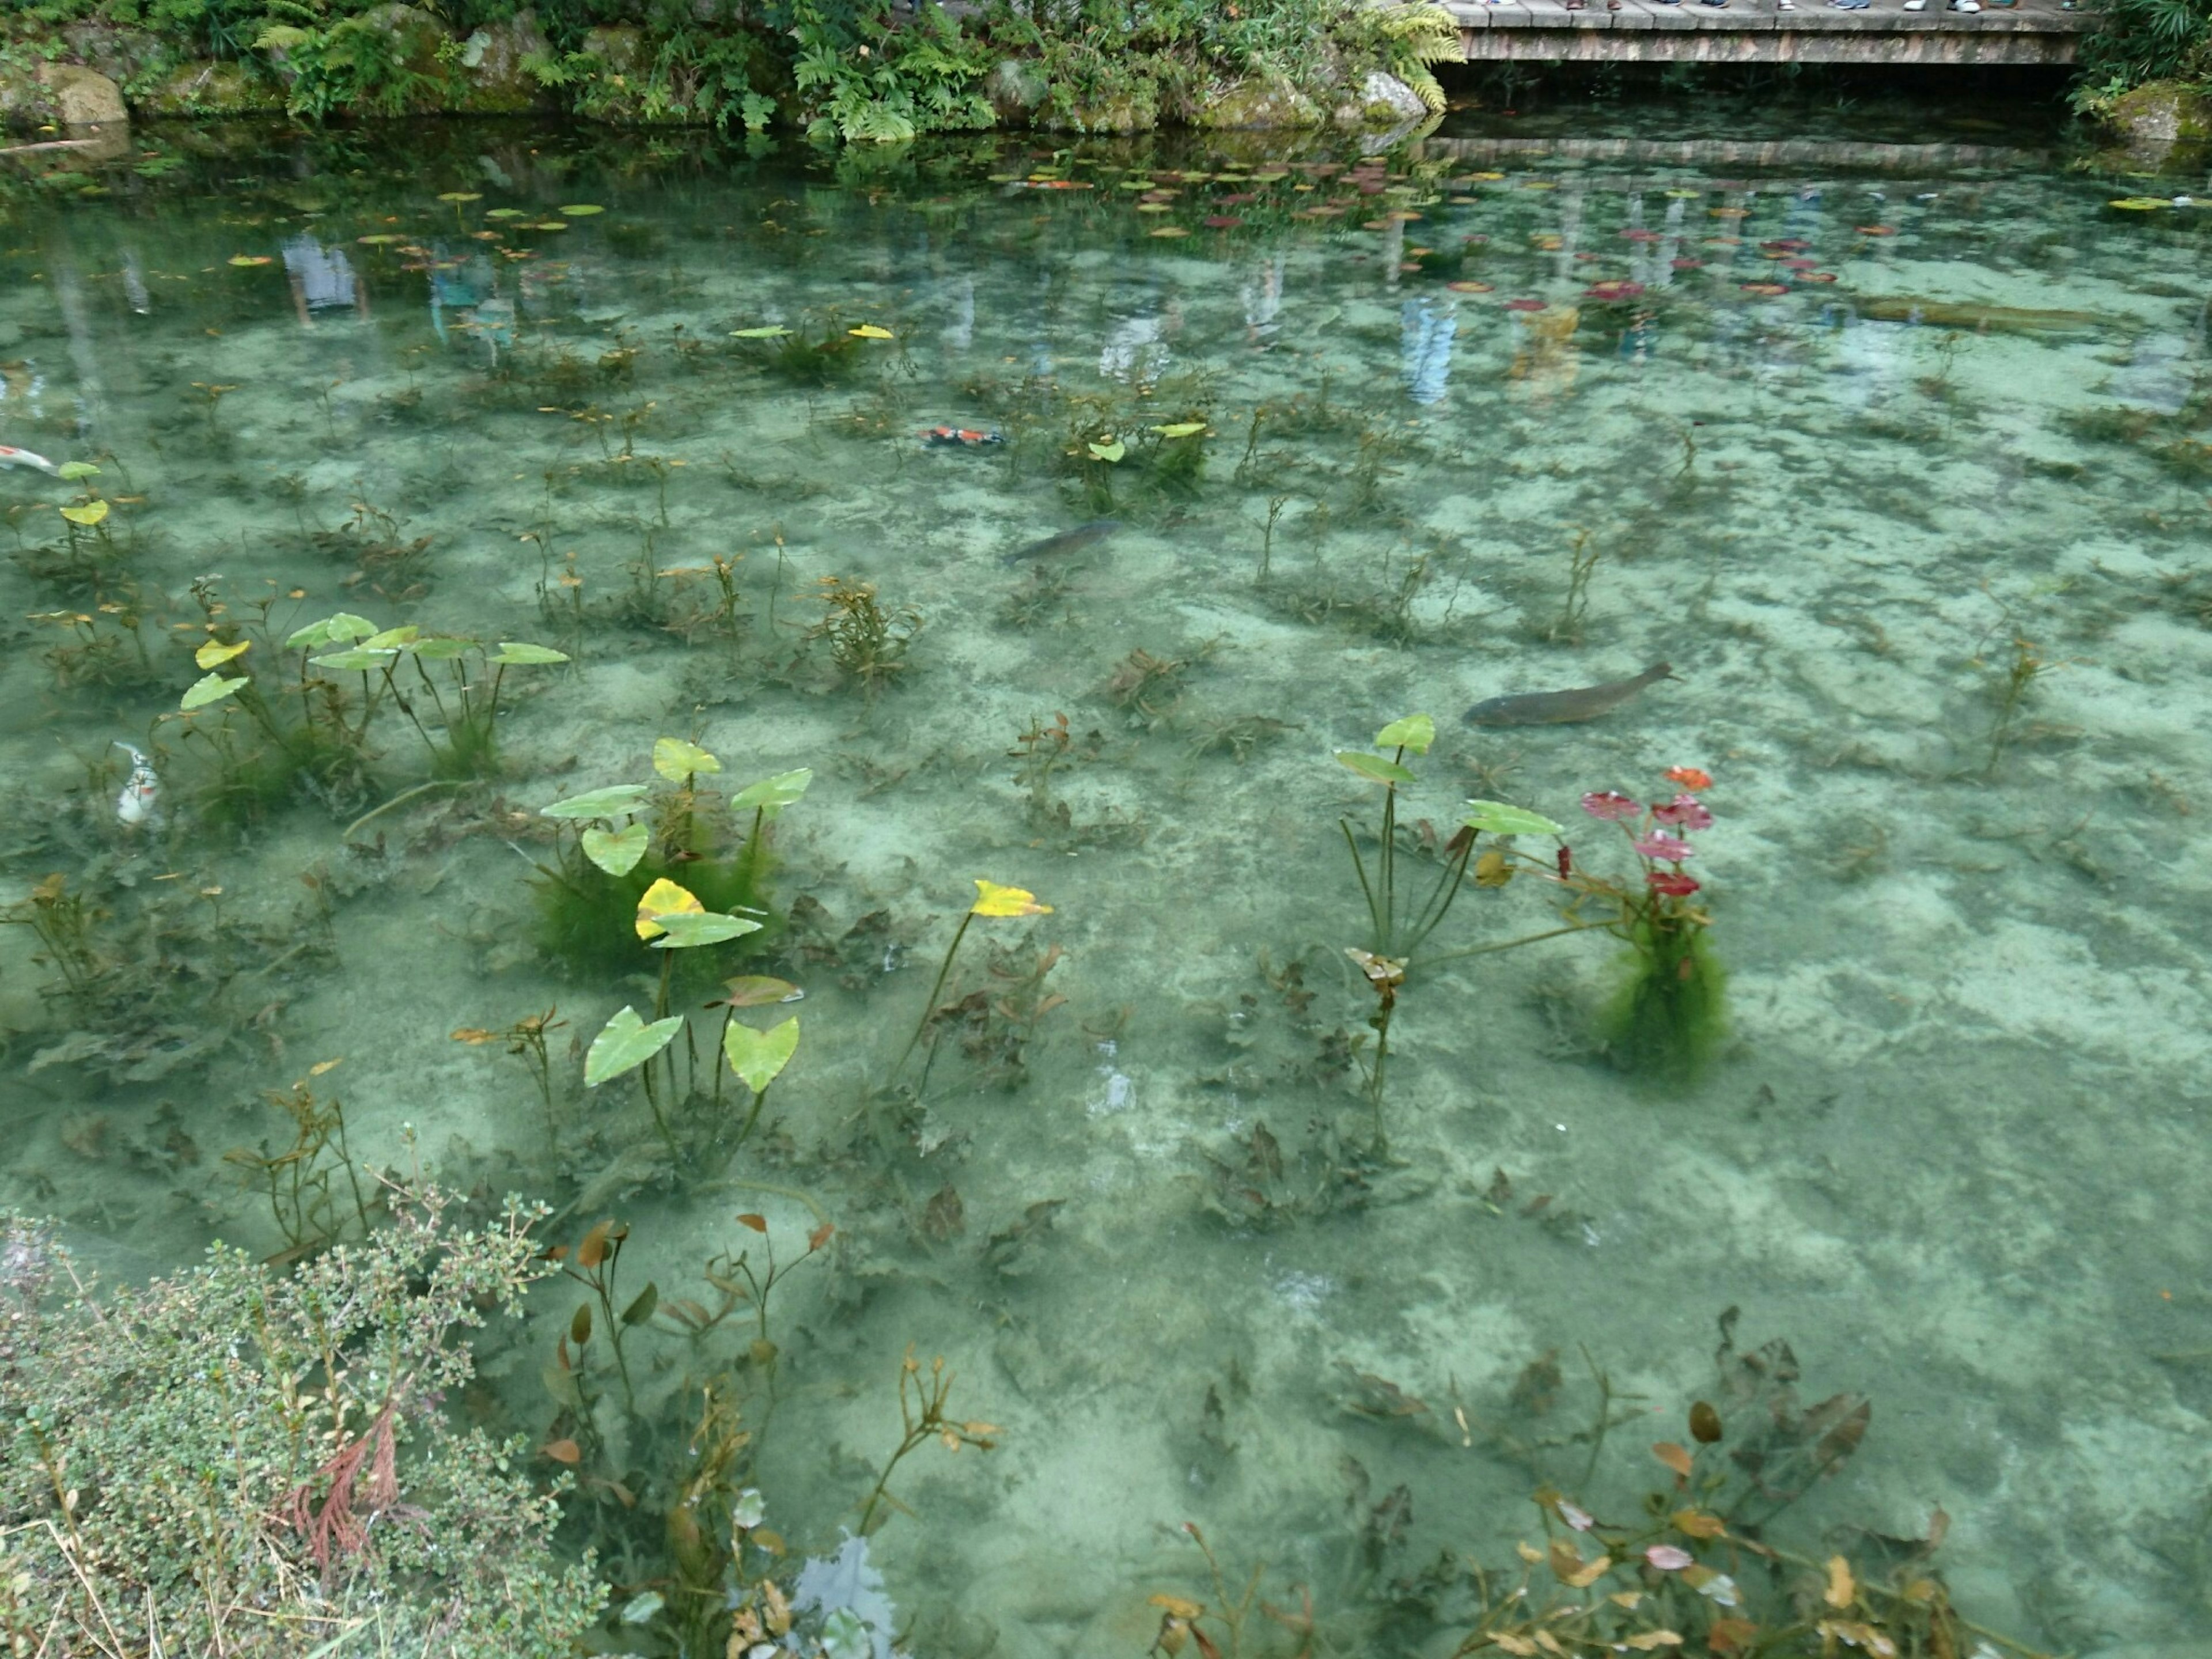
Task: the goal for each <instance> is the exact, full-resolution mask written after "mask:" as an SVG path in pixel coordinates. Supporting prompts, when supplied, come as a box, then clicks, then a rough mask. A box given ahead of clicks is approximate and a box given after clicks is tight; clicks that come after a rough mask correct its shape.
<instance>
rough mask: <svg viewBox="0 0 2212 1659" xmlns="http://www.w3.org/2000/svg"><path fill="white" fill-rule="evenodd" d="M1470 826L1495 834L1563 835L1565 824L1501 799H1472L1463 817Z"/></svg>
mask: <svg viewBox="0 0 2212 1659" xmlns="http://www.w3.org/2000/svg"><path fill="white" fill-rule="evenodd" d="M1460 822H1461V823H1463V824H1465V825H1466V826H1467V827H1468V829H1480V830H1481V831H1483V832H1484V833H1485V834H1486V835H1492V836H1564V835H1565V834H1566V833H1567V831H1566V826H1565V825H1564V824H1559V823H1553V822H1552V821H1551V819H1549V818H1547V817H1545V816H1544V815H1543V814H1542V813H1541V812H1531V811H1528V810H1527V809H1526V808H1524V807H1519V806H1508V805H1506V804H1505V803H1504V801H1502V800H1471V801H1469V802H1468V804H1467V816H1466V817H1463V818H1462V819H1461V820H1460Z"/></svg>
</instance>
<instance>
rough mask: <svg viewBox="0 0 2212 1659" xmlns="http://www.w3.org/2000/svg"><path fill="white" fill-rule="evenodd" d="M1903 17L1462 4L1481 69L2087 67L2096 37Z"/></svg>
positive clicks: (2030, 0) (1455, 6) (1769, 2)
mask: <svg viewBox="0 0 2212 1659" xmlns="http://www.w3.org/2000/svg"><path fill="white" fill-rule="evenodd" d="M1930 3H1931V6H1934V7H1936V8H1939V9H1930V10H1928V11H1922V12H1908V11H1904V10H1901V9H1899V4H1898V0H1878V3H1877V4H1876V5H1875V6H1873V7H1869V9H1867V10H1865V11H1839V10H1837V9H1834V8H1832V7H1830V6H1827V5H1825V4H1822V3H1820V0H1799V5H1798V8H1797V9H1796V10H1794V11H1778V10H1777V9H1775V6H1774V0H1730V3H1729V5H1727V6H1726V7H1715V6H1704V5H1699V4H1698V3H1696V0H1684V3H1682V4H1680V5H1673V6H1669V5H1662V4H1660V3H1658V0H1620V6H1619V9H1612V8H1611V7H1608V6H1607V3H1606V0H1589V4H1588V5H1587V6H1584V7H1583V8H1581V9H1576V10H1569V9H1567V8H1566V6H1565V5H1564V4H1563V3H1562V0H1504V3H1501V4H1498V5H1486V4H1481V3H1470V0H1450V3H1449V4H1448V5H1447V8H1446V9H1448V10H1449V11H1450V12H1451V14H1452V15H1453V17H1454V18H1455V20H1456V21H1458V23H1459V26H1460V45H1461V47H1462V51H1463V52H1465V53H1466V56H1467V59H1468V62H1469V63H1483V62H1498V61H1502V60H1512V61H1518V62H1534V63H1607V62H1611V63H1672V62H1692V63H1720V64H1774V63H1799V64H1954V65H1959V66H1964V65H1967V64H2058V65H2064V64H2071V63H2073V62H2074V60H2075V47H2076V45H2077V41H2078V37H2079V36H2080V35H2081V33H2082V32H2083V31H2084V30H2086V29H2088V28H2091V27H2094V19H2093V16H2092V15H2090V14H2089V13H2087V12H2083V11H2067V10H2065V9H2063V8H2062V7H2061V6H2060V5H2059V4H2058V3H2057V0H2021V3H2020V4H2019V5H2016V6H2009V7H1990V8H1989V9H1985V10H1983V11H1980V12H1978V13H1972V14H1964V13H1960V12H1954V11H1949V10H1946V9H1940V8H1941V5H1942V0H1930Z"/></svg>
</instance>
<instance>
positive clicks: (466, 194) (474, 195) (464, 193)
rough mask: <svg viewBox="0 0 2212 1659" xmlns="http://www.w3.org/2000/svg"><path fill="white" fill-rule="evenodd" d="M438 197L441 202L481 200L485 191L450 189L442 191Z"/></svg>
mask: <svg viewBox="0 0 2212 1659" xmlns="http://www.w3.org/2000/svg"><path fill="white" fill-rule="evenodd" d="M438 199H439V200H440V201H441V202H481V201H483V191H480V190H448V191H441V192H440V194H439V197H438Z"/></svg>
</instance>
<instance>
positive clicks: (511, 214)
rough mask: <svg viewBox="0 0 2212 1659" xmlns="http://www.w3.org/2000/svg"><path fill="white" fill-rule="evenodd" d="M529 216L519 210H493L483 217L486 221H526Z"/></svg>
mask: <svg viewBox="0 0 2212 1659" xmlns="http://www.w3.org/2000/svg"><path fill="white" fill-rule="evenodd" d="M529 216H530V215H529V214H528V213H527V212H526V211H525V210H522V209H521V208H493V209H492V210H490V211H489V212H488V213H486V214H485V215H484V217H485V218H487V219H527V218H528V217H529Z"/></svg>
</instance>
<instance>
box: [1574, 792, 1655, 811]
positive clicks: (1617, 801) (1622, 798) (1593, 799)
mask: <svg viewBox="0 0 2212 1659" xmlns="http://www.w3.org/2000/svg"><path fill="white" fill-rule="evenodd" d="M1643 810H1644V808H1643V806H1642V805H1641V804H1639V803H1638V802H1636V801H1632V800H1631V799H1629V798H1628V797H1627V796H1626V795H1624V794H1622V793H1620V791H1619V790H1618V789H1598V790H1593V791H1592V792H1591V793H1589V794H1587V795H1584V796H1583V811H1585V812H1587V813H1589V815H1590V816H1591V817H1594V818H1632V817H1635V816H1636V815H1637V814H1638V812H1641V811H1643Z"/></svg>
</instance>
